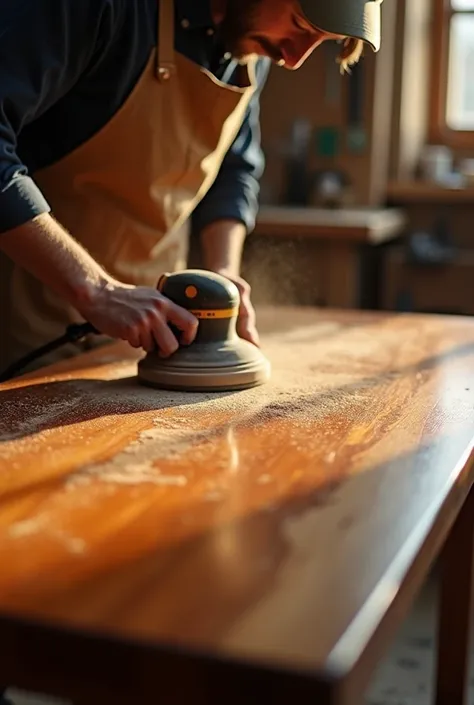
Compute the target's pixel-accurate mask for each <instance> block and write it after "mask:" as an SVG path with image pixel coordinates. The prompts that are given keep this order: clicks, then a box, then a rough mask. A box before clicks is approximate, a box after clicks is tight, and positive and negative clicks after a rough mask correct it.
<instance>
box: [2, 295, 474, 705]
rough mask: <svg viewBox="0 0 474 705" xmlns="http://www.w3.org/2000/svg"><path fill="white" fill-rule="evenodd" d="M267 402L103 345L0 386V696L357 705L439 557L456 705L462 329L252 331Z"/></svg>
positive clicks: (357, 325) (464, 410)
mask: <svg viewBox="0 0 474 705" xmlns="http://www.w3.org/2000/svg"><path fill="white" fill-rule="evenodd" d="M259 327H260V331H261V335H262V341H263V348H264V350H265V351H266V352H267V354H268V356H269V358H270V360H271V362H272V365H273V376H272V380H271V381H270V382H269V383H268V385H266V386H265V387H262V388H258V389H254V390H249V391H245V392H240V393H234V394H225V393H221V394H219V395H214V396H213V395H212V394H207V395H206V394H195V393H194V394H176V393H172V392H160V391H156V390H152V389H147V388H145V387H142V386H140V385H138V384H137V382H136V378H135V375H136V360H137V355H138V353H137V352H136V351H132V350H131V349H130V348H128V346H126V345H124V344H120V343H117V344H113V345H110V346H107V347H104V348H102V349H100V350H96V351H94V352H90V353H87V354H84V355H82V356H81V357H78V358H76V359H73V360H69V361H64V362H62V363H59V364H57V365H56V366H53V367H49V368H45V369H43V370H39V371H37V372H35V373H32V374H30V375H25V376H24V377H21V378H18V379H17V380H15V381H12V382H10V383H8V384H4V385H2V387H0V400H1V409H2V415H1V418H0V441H1V442H0V560H1V565H2V570H1V571H0V682H1V683H6V684H8V685H16V686H17V687H21V688H25V689H27V690H28V689H29V690H32V691H35V692H47V693H50V694H53V695H59V696H67V697H71V698H72V699H73V700H74V702H75V703H81V704H82V703H90V704H91V705H98V704H99V703H100V704H101V705H109V704H110V705H112V703H113V704H114V705H116V704H117V703H127V705H129V704H130V703H132V702H136V703H140V705H141V704H142V703H143V704H148V705H151V704H153V705H156V703H161V702H162V703H166V705H196V704H199V705H222V704H223V703H226V705H227V704H229V705H234V704H235V705H248V703H259V704H261V705H264V704H265V705H266V704H271V705H283V704H284V705H288V703H289V702H295V703H298V705H314V704H315V703H318V705H333V704H336V705H356V704H357V703H361V702H362V701H363V694H364V691H365V689H366V687H367V685H368V683H369V681H370V678H371V675H372V673H373V671H374V668H375V667H376V664H377V663H378V661H379V660H380V659H381V658H382V656H383V655H384V652H385V650H386V649H387V648H388V646H389V645H390V642H391V639H392V637H393V635H394V633H395V631H396V630H397V628H398V627H399V626H400V623H401V621H402V620H403V618H404V616H405V615H406V614H407V613H408V610H409V608H410V606H411V604H412V601H413V599H414V597H415V596H416V594H417V592H418V591H419V589H420V587H421V586H422V584H423V582H424V580H425V578H426V576H427V574H428V572H429V570H430V567H431V565H432V564H433V562H434V561H435V560H436V559H437V558H438V556H441V569H442V572H441V576H442V577H441V581H442V599H441V603H440V631H439V637H440V640H439V654H438V675H437V684H438V700H437V704H438V705H448V704H449V705H462V703H464V702H465V701H464V685H465V682H466V677H467V653H468V642H469V625H470V609H471V602H470V591H471V587H472V567H473V555H474V552H473V548H474V546H473V537H474V526H473V525H474V494H473V491H472V489H471V488H472V484H473V477H474V475H473V473H474V470H473V463H472V448H473V439H474V321H473V320H472V319H464V318H455V317H427V316H423V315H395V314H393V315H392V314H379V313H364V312H353V313H351V312H340V311H339V312H338V311H330V310H325V311H317V310H314V309H292V308H289V309H284V308H274V309H261V310H259Z"/></svg>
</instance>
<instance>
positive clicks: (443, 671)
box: [436, 489, 474, 705]
mask: <svg viewBox="0 0 474 705" xmlns="http://www.w3.org/2000/svg"><path fill="white" fill-rule="evenodd" d="M473 569H474V489H471V491H470V492H469V495H468V498H467V500H466V502H465V503H464V506H463V508H462V509H461V511H460V513H459V516H458V518H457V519H456V522H455V524H454V526H453V528H452V530H451V533H450V535H449V536H448V539H447V541H446V544H445V546H444V548H443V551H442V554H441V586H440V588H441V592H440V602H439V624H438V663H437V685H436V705H466V704H467V694H468V677H469V661H470V641H471V640H470V636H471V626H472V587H473Z"/></svg>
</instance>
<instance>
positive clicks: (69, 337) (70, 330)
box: [0, 323, 99, 705]
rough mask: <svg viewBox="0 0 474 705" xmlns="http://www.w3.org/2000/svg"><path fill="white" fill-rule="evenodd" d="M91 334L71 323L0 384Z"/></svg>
mask: <svg viewBox="0 0 474 705" xmlns="http://www.w3.org/2000/svg"><path fill="white" fill-rule="evenodd" d="M91 333H94V334H98V333H99V331H98V330H96V328H94V326H93V325H92V323H72V324H71V325H70V326H68V327H67V328H66V332H65V333H64V335H62V336H61V337H60V338H56V340H52V341H51V342H50V343H46V345H43V346H42V347H41V348H37V349H36V350H32V351H31V352H30V353H28V354H27V355H25V356H24V357H22V358H21V359H20V360H17V361H16V362H14V363H12V364H11V365H10V366H9V367H7V369H6V370H4V371H3V372H2V373H1V374H0V382H7V381H8V380H10V379H12V378H13V377H15V376H16V375H18V374H19V373H20V372H22V371H23V370H24V368H25V367H27V366H28V365H29V364H31V363H32V362H34V361H35V360H38V358H40V357H43V355H47V354H48V353H50V352H53V350H57V349H58V348H60V347H61V346H62V345H66V344H67V343H77V342H79V341H80V340H82V338H85V337H86V335H90V334H91ZM0 705H1V701H0Z"/></svg>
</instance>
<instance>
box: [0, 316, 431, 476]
mask: <svg viewBox="0 0 474 705" xmlns="http://www.w3.org/2000/svg"><path fill="white" fill-rule="evenodd" d="M410 331H411V335H407V329H406V327H405V329H404V334H405V338H404V340H403V341H402V346H403V347H404V348H405V349H406V348H408V349H410V348H413V350H416V348H417V346H418V349H419V331H418V330H417V328H416V327H415V326H413V328H412V329H410ZM319 340H321V341H322V340H324V344H321V345H319V344H318V341H319ZM400 347H401V344H400V334H399V332H398V331H397V329H396V326H395V327H387V328H384V327H383V326H378V327H377V335H376V336H375V335H374V332H373V329H372V327H371V326H366V327H364V326H361V327H360V328H358V329H356V330H352V331H347V330H345V329H343V328H341V326H339V325H338V324H336V323H327V324H323V325H321V324H317V325H314V326H304V327H302V328H296V329H293V330H290V331H287V332H283V333H279V334H274V335H269V336H266V339H265V347H264V351H265V353H266V354H267V356H268V357H269V359H270V361H271V363H272V378H271V380H270V382H269V383H267V384H266V385H264V386H262V387H257V388H255V389H250V390H247V391H243V392H235V393H205V394H200V393H193V392H165V391H158V390H154V389H150V388H146V387H143V386H141V385H137V383H136V379H135V378H134V377H133V375H135V374H136V367H135V363H131V362H130V363H125V362H119V363H117V364H118V365H119V366H120V368H121V373H122V376H123V377H124V379H117V376H116V370H115V367H114V366H112V367H111V368H110V370H108V372H110V379H108V380H107V379H106V380H102V379H101V380H70V381H66V382H63V383H62V382H59V383H58V384H59V385H60V386H59V387H58V388H57V391H56V393H55V394H54V395H51V397H48V395H47V394H46V393H45V392H47V388H48V386H51V385H53V386H54V385H55V384H56V383H55V381H54V378H53V379H51V381H50V382H48V384H47V385H44V386H42V389H40V388H38V387H36V386H35V385H32V386H30V387H27V388H25V390H24V392H23V394H22V395H20V397H19V398H18V395H17V397H16V402H15V408H10V409H9V408H7V411H6V413H5V414H3V415H2V418H0V440H1V441H2V442H1V443H0V462H1V461H2V459H3V460H7V459H8V456H9V454H11V455H12V456H13V455H14V454H15V453H17V452H18V449H19V447H20V446H21V445H23V444H25V445H26V444H27V445H28V451H29V452H30V453H34V451H35V447H37V449H38V451H40V450H41V451H44V444H45V443H46V444H47V441H48V436H49V435H50V434H51V433H52V432H53V431H52V429H53V428H57V427H61V428H65V429H67V433H65V442H67V443H68V444H69V445H73V444H74V443H77V442H79V441H81V440H83V441H84V442H85V443H87V442H88V441H87V436H88V434H90V433H91V432H93V431H94V428H95V426H97V427H99V426H100V424H101V420H102V419H104V418H105V417H110V416H113V417H114V418H115V417H116V423H117V424H120V416H121V415H124V414H139V413H147V414H149V412H153V416H152V417H151V420H150V422H151V424H152V427H151V428H148V429H146V430H144V431H143V432H141V433H140V434H139V435H138V437H137V438H136V440H135V441H133V442H132V443H130V444H129V445H128V446H127V447H125V448H124V449H123V450H122V451H121V452H120V453H118V454H116V455H115V456H114V457H113V458H112V459H110V460H109V461H107V462H100V463H97V464H92V465H89V466H86V467H81V468H80V469H79V470H78V471H77V472H76V473H74V474H72V475H71V476H70V477H69V479H68V481H67V487H68V488H69V489H71V488H73V487H76V486H78V485H81V484H86V483H87V482H90V481H92V480H96V481H97V480H100V481H102V482H109V483H114V484H127V485H133V484H141V483H152V484H155V485H159V486H167V487H176V488H180V487H184V486H185V485H186V484H187V481H188V478H186V477H185V476H184V475H182V474H179V475H170V474H160V472H159V470H158V469H157V467H156V461H158V460H160V459H170V458H173V457H179V456H180V455H182V454H183V453H186V452H187V451H189V449H190V448H193V449H194V451H193V452H197V449H199V447H200V446H202V445H203V444H206V443H208V442H210V441H212V439H213V438H215V436H216V433H222V432H223V431H224V430H225V428H229V427H234V428H235V427H241V426H252V427H258V426H259V425H263V424H265V423H267V422H269V421H273V420H276V419H278V418H284V419H287V420H289V421H291V423H292V424H294V425H295V424H296V425H299V426H301V425H310V424H313V423H314V422H315V421H317V420H318V419H322V418H324V417H326V416H329V415H331V414H336V413H337V414H344V415H345V416H346V417H349V418H351V417H352V418H354V419H356V418H358V417H360V415H361V413H363V412H364V411H365V410H366V404H367V401H368V399H369V396H370V394H371V391H372V390H373V386H374V384H377V385H380V384H383V383H384V380H383V378H381V376H380V375H381V373H387V372H390V370H392V373H391V374H389V375H388V377H387V380H386V383H387V384H388V383H390V381H392V378H393V374H395V375H396V371H395V372H393V368H394V367H396V363H397V359H398V358H399V356H400ZM352 349H357V356H356V357H355V356H354V355H353V353H352ZM349 360H350V364H349ZM170 409H174V411H173V413H172V414H170V413H166V412H169V410H170ZM216 419H224V428H222V426H220V427H219V428H217V426H216V423H217V422H215V420H216ZM65 420H67V421H66V425H65ZM84 420H87V421H88V424H87V428H85V427H84V424H82V423H81V422H82V421H84ZM66 439H67V441H66ZM331 453H332V456H331ZM331 453H329V454H328V462H332V461H333V460H334V451H332V452H331ZM266 481H267V479H261V480H260V482H262V483H265V482H266Z"/></svg>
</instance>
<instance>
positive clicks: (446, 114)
mask: <svg viewBox="0 0 474 705" xmlns="http://www.w3.org/2000/svg"><path fill="white" fill-rule="evenodd" d="M433 1H434V3H435V13H434V22H433V27H434V41H433V44H432V48H433V61H432V62H431V70H432V79H431V80H432V102H431V106H430V108H431V111H430V113H431V114H430V121H431V133H432V134H431V138H432V139H435V140H437V141H443V142H446V143H448V144H451V145H452V146H459V147H463V146H473V145H474V0H433Z"/></svg>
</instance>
